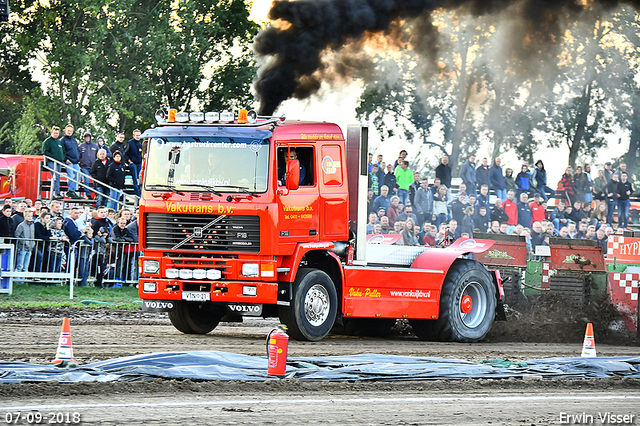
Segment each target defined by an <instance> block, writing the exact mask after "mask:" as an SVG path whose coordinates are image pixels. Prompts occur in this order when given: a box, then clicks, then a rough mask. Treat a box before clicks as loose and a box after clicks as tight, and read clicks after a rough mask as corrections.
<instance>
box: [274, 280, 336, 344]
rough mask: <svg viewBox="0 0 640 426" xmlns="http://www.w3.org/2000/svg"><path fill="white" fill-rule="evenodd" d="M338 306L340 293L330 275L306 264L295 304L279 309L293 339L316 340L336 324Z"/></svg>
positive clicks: (296, 284)
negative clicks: (338, 293) (307, 266)
mask: <svg viewBox="0 0 640 426" xmlns="http://www.w3.org/2000/svg"><path fill="white" fill-rule="evenodd" d="M337 309H338V295H337V292H336V288H335V286H334V284H333V281H331V278H330V277H329V275H327V274H326V273H325V272H323V271H320V270H317V269H311V268H302V269H300V270H299V271H298V275H297V276H296V281H295V283H294V285H293V300H292V301H291V304H290V305H289V306H279V307H278V313H279V316H280V321H282V323H283V324H285V325H286V326H287V327H288V331H287V332H288V333H289V335H290V336H291V337H292V338H293V339H296V340H309V341H312V342H316V341H318V340H321V339H322V338H324V336H326V335H327V334H328V333H329V331H330V330H331V327H333V323H334V321H335V319H336V312H337Z"/></svg>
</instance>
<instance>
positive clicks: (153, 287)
mask: <svg viewBox="0 0 640 426" xmlns="http://www.w3.org/2000/svg"><path fill="white" fill-rule="evenodd" d="M143 290H144V292H145V293H155V292H156V291H158V284H157V283H144V287H143Z"/></svg>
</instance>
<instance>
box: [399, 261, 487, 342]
mask: <svg viewBox="0 0 640 426" xmlns="http://www.w3.org/2000/svg"><path fill="white" fill-rule="evenodd" d="M465 296H469V297H470V298H471V302H472V306H471V310H470V311H469V312H468V313H464V312H463V311H462V305H461V304H462V301H463V297H465ZM496 303H497V302H496V288H495V286H494V284H493V279H492V278H491V274H490V273H489V271H487V269H486V268H485V267H484V266H482V265H481V264H480V263H478V262H476V261H473V260H457V261H456V262H455V263H454V264H453V265H452V266H451V268H450V269H449V272H448V273H447V278H446V279H445V282H444V284H443V285H442V293H441V295H440V315H439V317H438V319H437V320H417V319H413V320H410V321H409V322H410V324H411V326H412V327H413V331H414V333H415V334H416V336H418V338H419V339H421V340H439V341H443V342H463V343H473V342H479V341H481V340H482V339H484V338H485V336H486V335H487V333H488V332H489V330H491V326H492V325H493V320H494V319H495V312H496Z"/></svg>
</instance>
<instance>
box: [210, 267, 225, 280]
mask: <svg viewBox="0 0 640 426" xmlns="http://www.w3.org/2000/svg"><path fill="white" fill-rule="evenodd" d="M220 277H222V272H220V271H219V270H217V269H207V279H208V280H212V281H213V280H219V279H220Z"/></svg>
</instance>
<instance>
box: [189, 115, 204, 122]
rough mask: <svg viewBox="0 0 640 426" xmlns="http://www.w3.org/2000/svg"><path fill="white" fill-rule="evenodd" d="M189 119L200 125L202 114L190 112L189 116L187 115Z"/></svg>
mask: <svg viewBox="0 0 640 426" xmlns="http://www.w3.org/2000/svg"><path fill="white" fill-rule="evenodd" d="M189 119H190V120H191V121H193V122H194V123H201V122H203V121H204V113H202V112H192V113H191V114H189Z"/></svg>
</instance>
